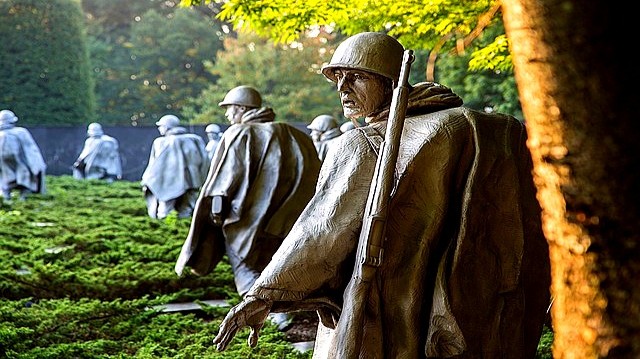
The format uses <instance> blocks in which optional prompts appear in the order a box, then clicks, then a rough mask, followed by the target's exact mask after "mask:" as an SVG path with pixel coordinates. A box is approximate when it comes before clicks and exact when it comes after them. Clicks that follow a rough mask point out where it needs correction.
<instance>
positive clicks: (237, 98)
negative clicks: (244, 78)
mask: <svg viewBox="0 0 640 359" xmlns="http://www.w3.org/2000/svg"><path fill="white" fill-rule="evenodd" d="M229 105H238V106H247V107H260V106H262V97H261V96H260V93H259V92H258V90H256V89H255V88H253V87H251V86H245V85H243V86H238V87H234V88H232V89H231V90H229V92H227V94H226V95H225V96H224V99H223V100H222V102H220V103H219V104H218V106H220V107H223V106H229Z"/></svg>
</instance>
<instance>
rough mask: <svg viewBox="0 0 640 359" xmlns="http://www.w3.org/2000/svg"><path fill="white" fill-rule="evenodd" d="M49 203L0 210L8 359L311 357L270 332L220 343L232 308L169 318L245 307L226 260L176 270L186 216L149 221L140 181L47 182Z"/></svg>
mask: <svg viewBox="0 0 640 359" xmlns="http://www.w3.org/2000/svg"><path fill="white" fill-rule="evenodd" d="M46 180H47V182H46V183H47V191H48V193H47V194H45V195H31V196H29V197H28V198H27V200H26V201H19V200H17V199H14V200H12V201H11V202H10V203H8V202H7V201H1V200H0V201H1V202H0V256H1V257H2V258H3V259H2V262H1V264H0V357H8V358H38V359H41V358H309V357H310V356H311V353H310V352H307V353H300V352H298V351H296V350H294V349H293V348H292V346H291V345H290V343H289V341H287V339H286V336H285V333H282V332H280V331H278V330H277V329H276V328H275V326H273V325H271V324H267V325H266V326H265V328H263V330H262V331H261V337H260V340H259V342H258V345H257V347H256V348H253V349H251V348H249V347H248V346H247V344H246V339H247V336H248V331H247V330H243V331H241V332H239V334H238V336H237V337H236V339H234V341H233V342H232V344H231V345H230V347H229V348H227V350H226V351H224V352H217V351H216V350H215V347H214V346H212V344H211V341H212V340H213V338H214V336H215V334H216V333H217V330H218V326H219V324H220V321H221V320H222V318H223V317H224V315H225V314H226V312H227V310H228V308H213V307H211V308H205V309H204V310H201V311H196V312H188V313H163V312H161V311H159V310H154V309H153V308H154V307H156V306H157V305H160V304H166V303H176V302H189V301H198V300H207V299H226V300H227V301H229V302H230V303H232V304H233V303H237V301H238V300H239V298H238V295H237V293H236V291H235V287H234V284H233V274H232V272H231V269H230V267H229V265H228V263H227V262H226V260H223V262H222V263H220V264H219V265H218V266H217V267H216V269H215V270H214V271H213V272H212V273H211V274H209V275H206V276H202V277H198V276H195V275H192V274H189V273H187V274H185V275H183V276H182V277H178V276H177V274H176V273H175V272H174V265H175V261H176V259H177V258H178V254H179V252H180V248H181V246H182V244H183V242H184V239H185V238H186V235H187V232H188V229H189V220H188V219H178V218H177V217H175V216H169V217H168V218H166V219H164V220H155V219H151V218H149V217H148V216H147V214H146V207H145V202H144V198H143V194H142V190H141V188H140V186H139V184H138V183H137V182H127V181H117V182H114V183H112V184H107V183H105V182H102V181H97V180H92V181H78V180H75V179H73V178H72V177H71V176H47V179H46Z"/></svg>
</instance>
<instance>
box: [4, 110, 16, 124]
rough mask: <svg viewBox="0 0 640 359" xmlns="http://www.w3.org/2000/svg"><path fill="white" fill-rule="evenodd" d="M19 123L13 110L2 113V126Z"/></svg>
mask: <svg viewBox="0 0 640 359" xmlns="http://www.w3.org/2000/svg"><path fill="white" fill-rule="evenodd" d="M16 122H18V117H17V116H16V114H15V113H13V111H11V110H2V111H0V125H5V124H8V123H16Z"/></svg>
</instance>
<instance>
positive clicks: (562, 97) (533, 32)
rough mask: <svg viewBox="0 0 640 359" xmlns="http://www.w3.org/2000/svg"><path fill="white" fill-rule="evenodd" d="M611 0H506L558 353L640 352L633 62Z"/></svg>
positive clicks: (639, 223)
mask: <svg viewBox="0 0 640 359" xmlns="http://www.w3.org/2000/svg"><path fill="white" fill-rule="evenodd" d="M614 6H615V5H613V4H605V3H604V2H603V1H588V2H585V1H579V0H567V1H557V0H504V1H503V9H502V10H503V19H504V23H505V28H506V32H507V36H508V37H509V39H510V41H511V53H512V56H513V63H514V67H515V74H516V80H517V83H518V89H519V93H520V99H521V102H522V106H523V112H524V115H525V119H526V122H527V128H528V131H529V137H530V139H529V147H530V149H531V150H532V153H533V157H534V175H535V179H536V185H537V188H538V199H539V201H540V203H541V205H542V207H543V226H544V231H545V235H546V236H547V239H548V241H549V244H550V250H551V251H550V255H551V263H552V286H551V290H552V295H553V297H554V304H553V307H552V321H553V329H554V334H555V339H554V349H553V354H554V357H555V358H604V357H610V358H612V357H620V358H637V357H640V286H638V283H640V220H639V219H638V214H639V213H640V211H639V206H638V203H640V200H639V198H638V190H636V189H634V188H633V187H635V186H637V185H638V184H639V183H640V180H639V171H640V165H639V163H638V162H639V154H640V151H639V150H638V148H637V147H638V144H637V143H635V142H637V141H639V140H640V137H638V131H637V130H636V129H635V128H634V126H633V124H634V122H637V121H638V119H637V117H638V116H637V110H636V107H637V105H638V104H640V98H638V91H636V90H633V89H634V87H636V86H637V84H635V83H632V81H633V80H634V79H635V80H637V78H638V70H637V69H638V66H637V65H635V64H632V62H631V59H630V56H631V54H630V53H625V52H624V51H623V50H624V47H622V46H620V45H622V44H623V43H624V42H623V41H622V39H623V38H624V37H625V36H628V35H625V34H626V33H627V32H625V31H623V30H624V28H623V26H625V25H626V26H628V25H629V24H630V22H628V17H627V16H625V15H624V13H625V10H624V9H620V10H622V11H621V13H620V14H614V13H613V12H614V11H617V9H614ZM618 8H619V7H618ZM626 12H627V13H628V11H626Z"/></svg>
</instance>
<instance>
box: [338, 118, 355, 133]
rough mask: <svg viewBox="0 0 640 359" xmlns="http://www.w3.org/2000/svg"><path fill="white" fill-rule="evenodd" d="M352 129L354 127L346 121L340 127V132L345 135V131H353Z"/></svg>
mask: <svg viewBox="0 0 640 359" xmlns="http://www.w3.org/2000/svg"><path fill="white" fill-rule="evenodd" d="M354 128H356V125H355V124H354V123H353V122H351V121H347V122H345V123H343V124H342V125H340V132H342V133H345V132H347V131H350V130H353V129H354Z"/></svg>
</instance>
